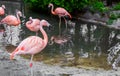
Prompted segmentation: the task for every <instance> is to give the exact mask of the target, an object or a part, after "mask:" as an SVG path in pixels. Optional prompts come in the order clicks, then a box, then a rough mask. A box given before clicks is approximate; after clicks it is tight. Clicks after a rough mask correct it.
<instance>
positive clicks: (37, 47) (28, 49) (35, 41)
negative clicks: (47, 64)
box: [10, 20, 50, 67]
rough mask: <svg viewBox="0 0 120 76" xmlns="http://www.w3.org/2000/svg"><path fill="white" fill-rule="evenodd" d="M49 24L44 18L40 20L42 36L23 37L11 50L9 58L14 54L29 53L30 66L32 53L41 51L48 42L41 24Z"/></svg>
mask: <svg viewBox="0 0 120 76" xmlns="http://www.w3.org/2000/svg"><path fill="white" fill-rule="evenodd" d="M49 25H50V24H49V23H48V22H47V21H46V20H41V21H40V31H41V33H42V34H43V38H44V39H42V38H40V37H38V36H30V37H27V38H26V39H24V40H23V41H22V42H21V43H20V44H19V45H18V47H17V48H16V49H15V50H14V51H13V52H12V54H11V56H10V59H13V58H14V56H15V55H20V54H30V55H31V60H30V67H32V65H33V64H32V60H33V56H34V54H37V53H39V52H41V51H42V50H43V49H44V48H45V47H46V45H47V42H48V36H47V34H46V32H45V31H44V29H43V26H49Z"/></svg>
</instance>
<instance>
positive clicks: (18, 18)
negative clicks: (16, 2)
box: [16, 13, 21, 23]
mask: <svg viewBox="0 0 120 76" xmlns="http://www.w3.org/2000/svg"><path fill="white" fill-rule="evenodd" d="M16 16H17V20H18V23H20V22H21V21H20V17H19V15H18V13H17V14H16Z"/></svg>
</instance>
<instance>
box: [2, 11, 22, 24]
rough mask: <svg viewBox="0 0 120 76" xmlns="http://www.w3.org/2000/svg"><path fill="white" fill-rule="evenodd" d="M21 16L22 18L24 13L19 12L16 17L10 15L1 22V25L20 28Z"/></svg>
mask: <svg viewBox="0 0 120 76" xmlns="http://www.w3.org/2000/svg"><path fill="white" fill-rule="evenodd" d="M20 16H22V13H21V12H20V11H17V12H16V16H14V15H8V16H6V17H5V18H3V19H2V20H1V21H0V24H7V25H9V26H18V25H19V24H20V23H21V21H20Z"/></svg>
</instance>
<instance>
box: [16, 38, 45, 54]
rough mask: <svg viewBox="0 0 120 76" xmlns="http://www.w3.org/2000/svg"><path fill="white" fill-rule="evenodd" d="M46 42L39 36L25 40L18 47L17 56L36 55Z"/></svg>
mask: <svg viewBox="0 0 120 76" xmlns="http://www.w3.org/2000/svg"><path fill="white" fill-rule="evenodd" d="M43 45H44V42H43V40H42V39H41V38H39V37H37V36H30V37H28V38H26V39H24V40H23V41H22V42H21V43H20V44H19V46H18V47H17V54H36V53H38V52H40V51H41V50H42V49H43V47H42V46H43Z"/></svg>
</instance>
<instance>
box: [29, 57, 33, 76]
mask: <svg viewBox="0 0 120 76" xmlns="http://www.w3.org/2000/svg"><path fill="white" fill-rule="evenodd" d="M33 56H34V55H31V59H30V65H29V66H30V73H31V76H33V68H32V66H33Z"/></svg>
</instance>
